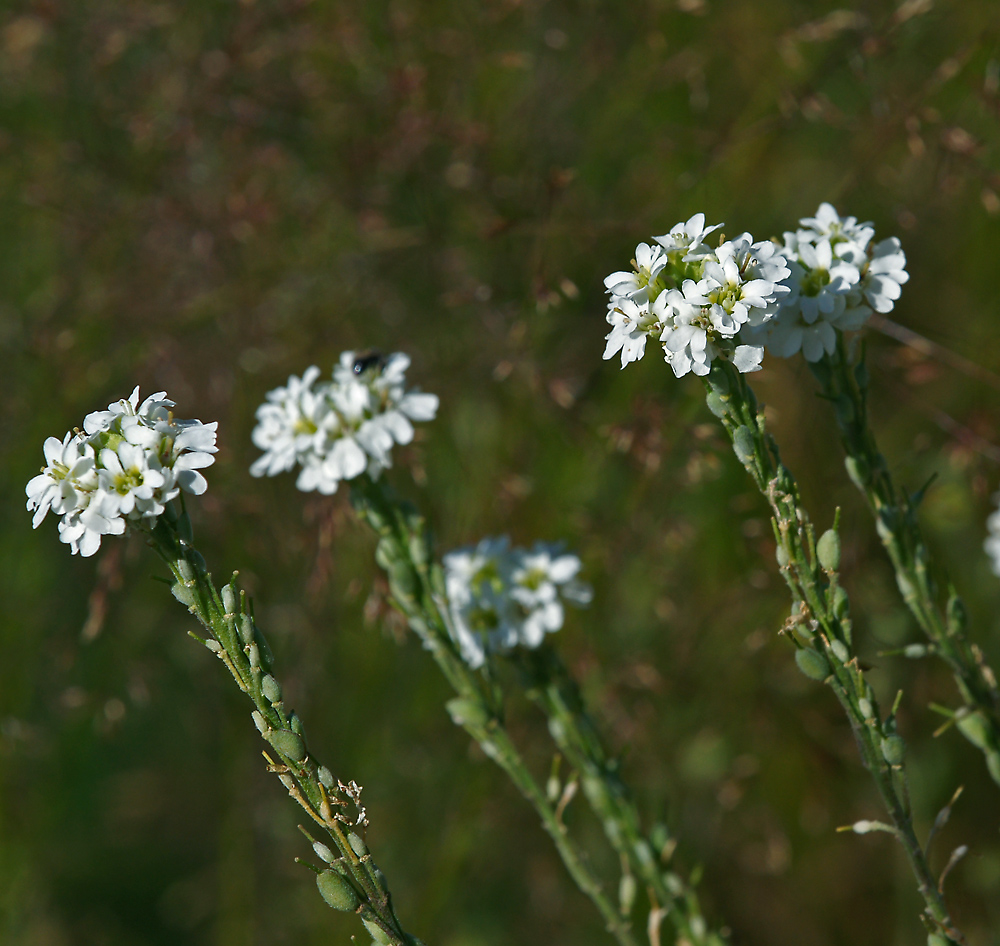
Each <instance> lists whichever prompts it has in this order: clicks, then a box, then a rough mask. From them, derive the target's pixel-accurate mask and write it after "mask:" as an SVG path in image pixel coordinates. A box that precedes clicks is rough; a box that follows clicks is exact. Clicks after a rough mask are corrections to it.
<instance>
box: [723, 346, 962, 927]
mask: <svg viewBox="0 0 1000 946" xmlns="http://www.w3.org/2000/svg"><path fill="white" fill-rule="evenodd" d="M705 383H706V388H707V398H706V402H707V404H708V407H709V409H710V410H711V411H712V413H713V414H715V415H716V416H717V417H718V418H719V419H720V420H721V421H722V423H723V426H724V427H725V429H726V432H727V433H728V434H729V437H730V440H731V441H732V444H733V450H734V452H735V453H736V456H737V458H738V459H739V460H740V462H741V463H742V464H743V466H744V468H745V469H746V470H747V472H748V473H749V474H750V475H751V477H752V478H753V480H754V482H755V483H756V484H757V488H758V489H759V490H760V492H761V493H762V494H763V495H764V497H765V498H766V499H767V501H768V504H769V505H770V507H771V512H772V514H773V517H774V519H773V525H774V533H775V539H776V540H777V543H778V550H777V554H778V564H779V566H780V568H781V572H782V575H783V577H784V578H785V581H786V583H787V584H788V587H789V589H790V590H791V593H792V599H793V601H794V602H796V603H797V604H798V607H799V611H798V614H797V615H795V616H793V617H792V618H791V619H789V621H788V622H787V623H786V625H785V627H784V628H783V629H782V630H783V633H784V634H786V635H787V636H788V637H789V638H790V639H791V640H792V642H793V643H794V644H795V646H796V648H797V651H798V652H797V654H796V662H797V663H798V665H799V667H800V669H801V670H802V671H803V672H804V673H805V674H806V675H807V676H810V677H812V678H813V679H816V680H822V681H823V682H824V683H826V684H827V686H829V687H830V689H832V690H833V692H834V693H835V695H836V697H837V699H838V701H839V702H840V704H841V706H842V707H843V709H844V712H845V713H846V714H847V717H848V720H849V721H850V724H851V729H852V731H853V732H854V736H855V740H856V741H857V745H858V750H859V752H860V753H861V758H862V761H863V763H864V765H865V768H867V769H868V771H869V773H870V774H871V776H872V779H873V781H874V782H875V786H876V788H877V789H878V793H879V796H880V797H881V799H882V803H883V805H884V806H885V810H886V812H887V813H888V815H889V818H890V821H891V827H890V828H889V830H890V832H891V833H892V834H894V835H895V836H896V838H897V840H898V841H899V842H900V844H901V845H902V847H903V850H904V852H905V854H906V858H907V861H908V862H909V864H910V869H911V870H912V871H913V875H914V877H915V878H916V881H917V889H918V890H919V892H920V895H921V897H922V898H923V901H924V922H925V923H926V924H927V926H928V929H929V930H931V931H932V932H934V933H936V934H937V935H939V936H943V937H944V938H945V939H946V940H947V942H950V943H955V944H964V943H965V939H964V937H963V935H962V934H961V932H959V930H958V929H957V927H956V926H955V924H954V922H953V921H952V919H951V917H950V915H949V913H948V908H947V906H946V905H945V902H944V897H943V895H942V894H941V892H940V890H939V888H938V884H937V883H936V882H935V879H934V877H933V875H932V874H931V871H930V867H929V865H928V863H927V857H926V854H925V852H924V849H923V847H922V846H921V844H920V842H919V841H918V840H917V837H916V833H915V831H914V828H913V821H912V816H911V812H910V805H909V800H908V794H909V793H908V791H907V788H906V769H905V766H904V764H903V755H904V752H905V747H904V745H903V742H902V740H901V739H900V737H899V736H898V735H897V734H896V731H895V711H893V712H892V713H890V715H889V716H888V717H887V718H886V719H884V720H883V719H882V716H881V713H880V711H879V708H878V702H877V700H876V698H875V693H874V691H873V690H872V688H871V686H870V685H869V683H868V681H867V680H866V679H865V676H864V672H863V671H862V669H861V667H860V665H859V663H858V658H857V655H856V653H855V651H854V647H853V643H852V639H851V620H850V617H849V608H850V602H849V599H848V596H847V592H846V591H845V590H844V589H843V587H841V585H840V584H839V574H838V568H839V558H840V546H839V538H838V537H837V535H836V532H835V531H834V530H832V529H831V530H830V531H829V532H828V533H826V534H824V536H823V537H822V538H821V539H820V540H819V542H817V539H816V534H815V530H814V529H813V526H812V524H811V522H810V520H809V515H808V513H807V512H806V510H805V508H804V507H803V505H802V502H801V499H800V497H799V493H798V487H797V485H796V483H795V479H794V477H793V476H792V474H791V473H790V472H789V470H788V468H787V467H786V466H784V464H783V463H782V462H781V458H780V456H779V454H778V448H777V445H776V444H775V442H774V439H773V438H772V437H771V436H770V434H768V433H767V431H766V428H765V423H764V414H763V412H762V411H759V410H758V407H757V400H756V398H755V397H754V394H753V391H752V390H751V389H750V386H749V385H748V384H747V382H746V378H745V377H744V376H743V375H742V374H740V373H739V372H738V371H736V369H735V368H734V367H733V366H732V365H730V364H729V363H727V362H724V361H718V360H717V361H716V362H715V363H714V364H713V365H712V368H711V372H710V374H709V375H708V377H707V378H706V379H705Z"/></svg>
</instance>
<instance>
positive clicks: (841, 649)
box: [830, 641, 851, 664]
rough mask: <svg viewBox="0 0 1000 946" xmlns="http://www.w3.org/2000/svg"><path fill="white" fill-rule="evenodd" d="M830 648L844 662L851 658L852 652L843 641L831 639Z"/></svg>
mask: <svg viewBox="0 0 1000 946" xmlns="http://www.w3.org/2000/svg"><path fill="white" fill-rule="evenodd" d="M830 650H831V651H833V656H834V657H836V658H837V660H839V661H840V662H841V663H842V664H846V663H847V661H848V660H850V659H851V653H850V651H849V650H848V649H847V645H846V644H845V643H844V642H843V641H830Z"/></svg>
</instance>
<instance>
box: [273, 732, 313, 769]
mask: <svg viewBox="0 0 1000 946" xmlns="http://www.w3.org/2000/svg"><path fill="white" fill-rule="evenodd" d="M264 738H265V739H266V740H267V741H268V742H269V743H270V744H271V745H272V746H273V747H274V749H275V751H276V752H280V753H281V754H282V755H283V756H285V757H286V758H288V759H291V760H292V761H293V762H302V761H303V760H304V759H305V757H306V755H307V754H308V753H307V752H306V744H305V743H304V742H303V741H302V739H301V737H299V736H298V735H297V734H296V733H293V732H292V731H291V730H290V729H272V730H270V731H269V732H267V733H266V734H265V735H264Z"/></svg>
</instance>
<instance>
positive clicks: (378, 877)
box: [372, 864, 389, 893]
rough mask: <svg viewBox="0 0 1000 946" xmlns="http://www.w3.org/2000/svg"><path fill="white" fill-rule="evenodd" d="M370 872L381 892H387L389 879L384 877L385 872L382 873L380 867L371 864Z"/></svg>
mask: <svg viewBox="0 0 1000 946" xmlns="http://www.w3.org/2000/svg"><path fill="white" fill-rule="evenodd" d="M372 873H373V874H374V875H375V883H377V884H378V886H379V890H381V891H382V893H388V892H389V881H388V880H386V879H385V874H383V873H382V868H380V867H377V866H376V865H375V864H372Z"/></svg>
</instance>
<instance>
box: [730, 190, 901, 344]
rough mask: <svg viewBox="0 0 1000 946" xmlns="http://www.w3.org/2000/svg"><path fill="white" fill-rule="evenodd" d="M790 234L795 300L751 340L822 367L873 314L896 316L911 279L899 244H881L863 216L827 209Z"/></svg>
mask: <svg viewBox="0 0 1000 946" xmlns="http://www.w3.org/2000/svg"><path fill="white" fill-rule="evenodd" d="M799 225H800V228H799V230H797V231H796V232H794V233H791V232H788V233H785V245H784V247H783V248H782V250H781V252H782V253H783V255H784V256H785V257H786V258H787V260H788V265H789V268H790V270H791V273H790V275H789V277H788V279H787V280H786V286H787V288H788V290H789V292H788V294H787V295H786V296H785V298H784V299H783V300H781V304H780V307H779V308H778V310H777V314H776V315H775V316H774V318H772V319H770V320H768V321H767V323H766V324H765V325H761V326H760V327H757V328H754V329H751V330H750V331H749V333H748V335H749V336H750V337H751V338H752V339H753V340H757V341H760V342H763V343H764V344H765V345H766V347H767V350H768V351H769V352H771V353H772V354H775V355H779V356H781V357H783V358H788V357H791V356H792V355H794V354H796V353H797V352H799V351H801V352H802V355H803V357H805V359H806V360H807V361H819V359H820V358H822V357H823V356H824V355H825V354H832V353H833V351H834V350H835V349H836V346H837V330H840V331H852V330H856V329H859V328H861V327H862V326H863V325H864V324H865V322H867V321H868V318H869V316H870V315H871V314H872V311H873V310H874V311H875V312H882V313H885V312H889V311H891V310H892V308H893V305H894V304H895V302H896V300H897V299H898V298H899V297H900V294H901V291H902V290H901V287H902V285H903V283H905V282H906V281H907V280H908V279H909V275H908V274H907V272H906V256H905V254H904V253H903V250H902V248H901V247H900V243H899V240H898V239H896V238H895V237H890V238H889V239H888V240H882V241H881V242H879V243H873V242H872V241H873V239H874V236H875V230H874V228H873V227H872V225H871V224H870V223H867V222H866V223H858V221H857V219H856V218H855V217H840V216H839V215H838V214H837V211H836V210H835V209H834V208H833V206H832V205H830V204H828V203H823V204H820V207H819V210H817V212H816V216H815V217H804V218H803V219H801V220H800V221H799Z"/></svg>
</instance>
